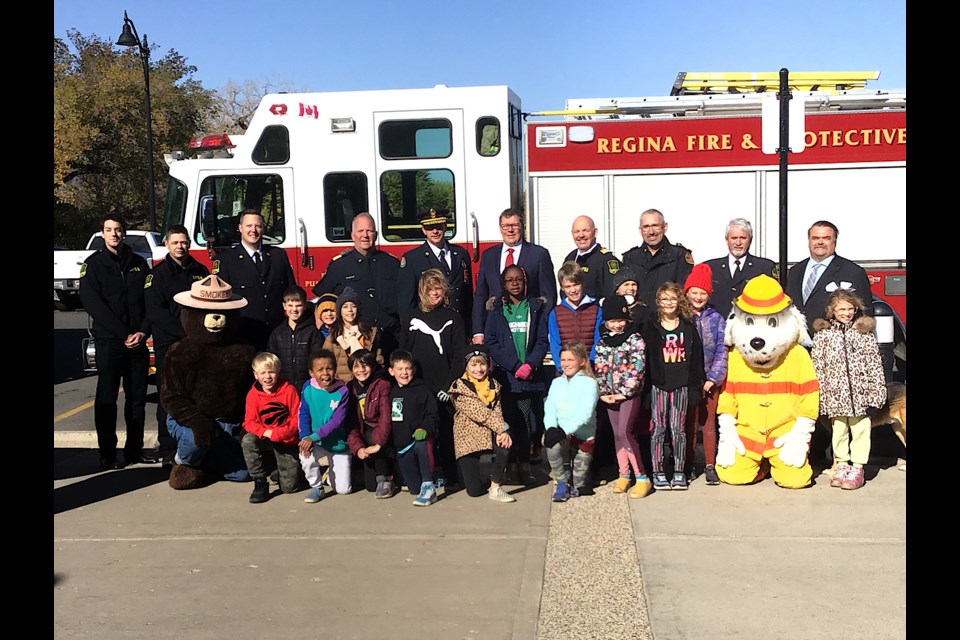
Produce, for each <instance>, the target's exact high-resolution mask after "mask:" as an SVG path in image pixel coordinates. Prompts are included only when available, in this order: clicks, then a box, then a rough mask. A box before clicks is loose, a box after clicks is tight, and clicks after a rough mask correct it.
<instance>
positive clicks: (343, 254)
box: [331, 251, 347, 262]
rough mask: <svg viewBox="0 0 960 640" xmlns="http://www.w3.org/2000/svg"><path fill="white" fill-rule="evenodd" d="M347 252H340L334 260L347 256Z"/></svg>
mask: <svg viewBox="0 0 960 640" xmlns="http://www.w3.org/2000/svg"><path fill="white" fill-rule="evenodd" d="M346 254H347V252H346V251H344V252H343V253H338V254H337V255H335V256H333V260H334V261H335V260H339V259H340V258H342V257H343V256H345V255H346ZM331 262H332V261H331Z"/></svg>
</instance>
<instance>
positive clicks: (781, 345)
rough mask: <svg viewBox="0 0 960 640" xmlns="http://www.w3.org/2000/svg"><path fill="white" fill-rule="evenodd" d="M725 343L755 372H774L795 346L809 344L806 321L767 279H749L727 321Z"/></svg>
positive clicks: (769, 279)
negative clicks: (733, 348) (761, 370)
mask: <svg viewBox="0 0 960 640" xmlns="http://www.w3.org/2000/svg"><path fill="white" fill-rule="evenodd" d="M724 341H725V342H726V345H727V346H728V347H735V348H736V349H737V351H739V352H740V355H742V356H743V358H744V360H746V361H747V363H748V364H749V365H750V366H751V367H753V368H755V369H763V370H770V369H773V368H775V367H776V366H777V365H778V364H779V363H780V360H781V359H782V358H783V356H784V355H786V353H787V351H788V350H789V349H790V347H792V346H793V345H795V344H809V343H810V335H809V334H808V333H807V321H806V319H805V318H804V317H803V314H802V313H801V312H800V310H799V309H797V308H796V307H795V306H793V304H792V301H791V300H790V297H789V296H788V295H787V294H785V293H784V292H783V288H782V287H781V286H780V284H779V283H778V282H777V281H776V280H774V279H773V278H771V277H770V276H768V275H761V276H757V277H756V278H752V279H751V280H750V281H749V282H747V285H746V286H745V287H744V288H743V294H741V295H740V296H739V297H738V298H737V299H736V300H735V304H734V305H733V311H732V313H731V315H730V318H729V319H728V320H727V328H726V331H725V335H724Z"/></svg>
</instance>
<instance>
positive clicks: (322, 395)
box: [300, 378, 350, 453]
mask: <svg viewBox="0 0 960 640" xmlns="http://www.w3.org/2000/svg"><path fill="white" fill-rule="evenodd" d="M300 397H301V400H300V439H301V440H302V439H303V438H310V439H311V440H313V441H314V442H317V443H319V444H320V446H321V447H323V448H324V449H326V450H327V451H329V452H330V453H349V452H350V448H349V447H348V446H347V415H348V410H349V407H350V391H349V389H347V385H346V384H344V382H343V380H340V379H339V378H337V379H335V380H334V381H333V384H331V385H330V388H328V389H321V388H320V387H318V386H317V383H316V381H314V380H313V378H311V379H309V380H307V382H306V383H304V385H303V389H302V390H301V392H300Z"/></svg>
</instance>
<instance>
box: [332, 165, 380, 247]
mask: <svg viewBox="0 0 960 640" xmlns="http://www.w3.org/2000/svg"><path fill="white" fill-rule="evenodd" d="M323 211H324V216H325V218H326V228H327V240H329V241H330V242H352V240H351V238H350V231H351V230H352V226H353V217H354V216H355V215H357V214H358V213H364V212H368V211H370V207H369V206H368V203H367V176H366V175H365V174H363V173H360V172H352V173H328V174H327V175H325V176H323Z"/></svg>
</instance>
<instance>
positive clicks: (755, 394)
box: [717, 275, 820, 489]
mask: <svg viewBox="0 0 960 640" xmlns="http://www.w3.org/2000/svg"><path fill="white" fill-rule="evenodd" d="M724 341H725V343H726V345H727V346H728V347H732V349H731V350H730V352H729V356H728V366H727V380H726V382H725V383H724V387H723V391H722V392H721V394H720V399H719V402H718V405H717V413H718V417H717V422H718V424H719V425H720V427H719V439H718V442H717V475H718V476H719V477H720V480H721V482H725V483H727V484H735V485H744V484H753V483H754V482H757V481H759V480H762V479H763V478H765V477H766V475H767V474H768V473H769V474H770V476H772V477H773V480H774V481H775V482H776V483H777V484H778V485H779V486H781V487H786V488H790V489H799V488H802V487H806V486H809V485H810V482H811V479H812V477H813V471H812V469H811V468H810V464H809V462H808V461H807V452H808V451H809V448H810V436H811V434H812V433H813V428H814V423H815V422H816V419H817V414H818V412H819V408H820V385H819V383H818V382H817V376H816V373H815V371H814V369H813V362H812V361H811V360H810V354H809V353H807V350H806V349H805V348H804V347H803V346H802V345H803V344H809V342H810V338H809V334H808V333H807V329H806V321H805V319H804V317H803V314H802V313H801V312H800V311H799V310H798V309H797V308H796V307H795V306H794V305H793V303H792V301H791V300H790V297H789V296H787V295H786V294H785V293H784V292H783V288H782V287H781V286H780V283H778V282H777V281H776V280H774V279H773V278H771V277H770V276H767V275H761V276H757V277H756V278H753V279H751V280H750V281H749V282H747V284H746V286H745V287H744V288H743V293H742V294H741V295H740V296H739V297H738V298H737V299H736V300H735V301H734V308H733V311H732V313H731V314H730V317H729V319H728V320H727V325H726V329H725V333H724Z"/></svg>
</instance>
